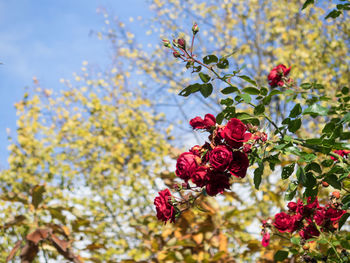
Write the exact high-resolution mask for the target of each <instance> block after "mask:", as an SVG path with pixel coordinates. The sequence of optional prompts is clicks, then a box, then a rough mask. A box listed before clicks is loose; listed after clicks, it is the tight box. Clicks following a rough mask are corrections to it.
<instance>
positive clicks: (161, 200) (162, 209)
mask: <svg viewBox="0 0 350 263" xmlns="http://www.w3.org/2000/svg"><path fill="white" fill-rule="evenodd" d="M158 194H159V196H157V197H156V198H155V199H154V205H155V206H156V210H157V218H158V220H161V221H164V222H167V221H168V220H170V222H171V223H174V222H175V208H174V206H173V205H172V204H171V203H170V199H171V198H172V196H171V193H170V191H169V189H165V190H163V191H160V192H158Z"/></svg>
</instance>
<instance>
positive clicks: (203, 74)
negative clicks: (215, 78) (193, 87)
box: [198, 72, 210, 83]
mask: <svg viewBox="0 0 350 263" xmlns="http://www.w3.org/2000/svg"><path fill="white" fill-rule="evenodd" d="M198 75H199V78H200V79H201V80H202V81H203V82H204V83H207V82H208V81H209V80H210V76H209V75H208V74H205V73H203V72H199V73H198Z"/></svg>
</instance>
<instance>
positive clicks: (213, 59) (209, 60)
mask: <svg viewBox="0 0 350 263" xmlns="http://www.w3.org/2000/svg"><path fill="white" fill-rule="evenodd" d="M218 61H219V59H218V58H217V56H215V55H208V56H205V57H204V58H203V63H204V64H207V65H208V64H210V63H216V62H218Z"/></svg>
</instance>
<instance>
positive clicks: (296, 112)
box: [289, 103, 302, 118]
mask: <svg viewBox="0 0 350 263" xmlns="http://www.w3.org/2000/svg"><path fill="white" fill-rule="evenodd" d="M301 113H302V109H301V106H300V104H299V103H298V104H296V105H295V106H294V107H293V109H292V110H291V111H290V113H289V117H290V118H295V117H297V116H299V115H300V114H301Z"/></svg>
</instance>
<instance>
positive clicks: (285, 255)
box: [273, 250, 288, 261]
mask: <svg viewBox="0 0 350 263" xmlns="http://www.w3.org/2000/svg"><path fill="white" fill-rule="evenodd" d="M286 258H288V251H285V250H278V251H277V252H276V254H275V255H274V256H273V259H274V260H275V261H283V260H285V259H286Z"/></svg>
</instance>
